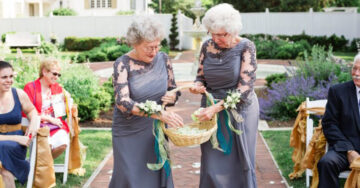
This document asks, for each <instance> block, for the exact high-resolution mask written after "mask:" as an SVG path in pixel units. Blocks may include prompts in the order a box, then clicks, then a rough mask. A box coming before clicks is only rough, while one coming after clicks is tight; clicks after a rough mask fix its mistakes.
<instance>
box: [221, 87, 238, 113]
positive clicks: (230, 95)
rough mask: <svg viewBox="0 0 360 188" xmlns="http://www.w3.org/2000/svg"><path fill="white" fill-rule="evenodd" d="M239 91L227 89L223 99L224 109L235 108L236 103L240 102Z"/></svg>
mask: <svg viewBox="0 0 360 188" xmlns="http://www.w3.org/2000/svg"><path fill="white" fill-rule="evenodd" d="M240 99H241V93H240V91H238V90H233V91H228V92H227V96H226V98H225V99H224V104H223V105H224V108H225V109H236V104H237V103H239V102H240Z"/></svg>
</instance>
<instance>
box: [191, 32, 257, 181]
mask: <svg viewBox="0 0 360 188" xmlns="http://www.w3.org/2000/svg"><path fill="white" fill-rule="evenodd" d="M256 67H257V65H256V57H255V46H254V44H253V43H252V42H251V41H250V40H248V39H245V38H242V39H241V41H240V42H239V43H238V44H237V45H236V46H235V47H233V48H229V49H221V48H219V47H218V46H217V45H216V43H215V42H214V41H213V40H212V39H209V40H208V41H206V42H205V43H204V44H203V46H202V49H201V53H200V65H199V70H198V75H197V78H196V81H200V82H202V83H203V84H204V86H205V87H206V89H207V91H208V92H210V93H211V94H212V95H213V96H214V98H215V99H224V98H225V97H226V95H227V94H226V92H227V91H229V90H234V89H239V90H240V91H241V92H242V93H243V97H244V101H242V102H240V104H238V105H237V112H238V113H239V114H241V115H242V117H243V118H244V121H243V122H240V123H238V122H236V121H235V120H234V118H233V115H232V114H231V113H230V117H231V122H232V125H233V126H234V127H235V128H236V129H240V130H241V131H242V132H243V133H242V134H240V135H237V134H235V133H234V132H232V131H229V129H227V128H226V126H225V123H224V114H223V113H222V112H220V113H219V116H218V117H219V119H220V120H221V124H220V125H218V126H219V128H220V130H221V132H222V134H223V135H224V138H225V140H226V141H228V143H230V145H231V152H230V154H225V153H223V152H221V151H219V150H216V149H213V148H212V145H211V143H210V141H208V142H206V143H204V144H202V145H201V171H200V187H201V188H213V187H216V188H256V187H257V184H256V176H255V146H256V137H257V128H258V118H259V104H258V100H257V96H256V94H255V92H254V90H253V84H254V82H255V79H256V76H255V71H256ZM204 105H205V98H204V97H203V100H202V106H204ZM220 130H218V131H220ZM229 133H230V134H229ZM218 134H219V133H218ZM217 137H218V138H219V136H217ZM229 138H230V140H229Z"/></svg>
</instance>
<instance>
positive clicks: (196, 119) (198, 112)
mask: <svg viewBox="0 0 360 188" xmlns="http://www.w3.org/2000/svg"><path fill="white" fill-rule="evenodd" d="M202 109H204V108H199V109H197V110H196V111H194V113H192V114H191V119H192V120H193V121H194V122H199V119H198V118H197V117H196V115H199V114H200V112H201V110H202Z"/></svg>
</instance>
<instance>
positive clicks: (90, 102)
mask: <svg viewBox="0 0 360 188" xmlns="http://www.w3.org/2000/svg"><path fill="white" fill-rule="evenodd" d="M3 36H4V35H3ZM243 37H247V38H249V39H250V40H252V41H254V42H255V44H256V47H257V57H258V59H281V60H289V62H291V67H295V68H289V69H288V73H283V74H274V75H270V76H268V77H267V78H266V82H267V83H266V87H263V88H261V89H257V91H256V92H257V93H258V95H259V103H260V114H261V119H263V120H267V122H268V124H269V125H270V127H278V126H292V122H293V120H294V118H295V117H296V115H297V112H296V109H297V107H298V106H299V105H300V104H301V102H303V101H304V100H305V98H306V97H309V98H310V99H311V100H316V99H326V97H327V90H328V88H329V87H330V86H332V85H334V84H337V83H342V82H345V81H348V80H351V75H350V68H351V67H350V66H349V63H350V62H351V61H352V60H353V57H354V56H355V54H356V53H357V51H358V49H359V45H360V44H359V43H357V42H358V41H360V39H354V40H352V41H348V40H347V39H345V38H344V37H343V36H340V37H339V36H336V35H332V36H330V37H326V36H309V35H306V34H305V33H302V34H300V35H292V36H285V35H279V36H271V35H265V34H257V35H243ZM2 38H4V37H2ZM42 38H43V37H42ZM170 42H171V41H170ZM170 46H171V48H170ZM130 50H131V48H130V47H129V46H128V45H127V44H126V43H125V39H124V38H123V37H106V38H96V37H86V38H78V37H66V38H65V39H64V41H63V42H61V43H59V41H57V40H56V37H54V38H53V40H52V41H51V42H47V41H45V40H44V39H42V43H41V46H40V47H37V48H28V49H10V48H7V47H5V46H4V45H0V59H5V60H7V61H10V62H11V63H12V65H13V66H14V69H15V72H16V73H17V76H16V78H15V84H14V86H15V87H18V88H23V86H24V85H25V84H26V83H27V82H29V81H32V80H35V79H36V78H37V77H38V65H39V63H40V60H41V59H43V58H47V57H51V58H56V59H58V60H59V61H60V62H61V67H62V71H61V73H62V77H61V79H59V82H60V83H61V84H62V85H63V86H64V88H65V89H66V90H67V91H68V92H69V93H71V94H72V98H73V99H74V101H75V103H76V104H78V109H79V117H80V121H81V124H80V125H81V126H86V127H88V126H93V127H97V126H106V127H110V126H111V119H112V118H111V116H112V114H111V110H112V107H113V102H114V95H113V88H112V83H111V78H109V80H107V81H106V82H104V83H101V82H100V81H99V78H98V77H97V76H95V75H94V73H93V71H92V70H91V69H90V68H89V66H88V65H89V63H93V62H105V63H112V62H113V61H114V60H115V59H116V58H117V57H119V56H121V55H123V54H125V53H127V52H129V51H130ZM161 51H164V52H166V53H170V54H172V53H177V52H178V51H176V50H175V49H174V46H173V45H169V44H168V42H167V41H166V40H164V41H162V48H161ZM104 121H107V122H106V123H104ZM94 122H95V123H94ZM262 135H263V137H264V138H265V140H266V142H267V143H268V145H269V147H270V149H271V152H272V153H273V155H274V157H275V159H276V161H277V164H278V165H279V166H280V169H281V171H282V173H283V176H284V177H285V178H287V177H288V176H287V175H288V174H289V173H290V172H291V170H292V169H291V167H292V162H291V152H292V149H291V148H290V147H289V145H288V143H289V135H290V132H289V131H264V132H262ZM95 138H96V139H95ZM80 140H81V141H82V142H83V143H84V145H86V146H91V147H88V150H87V160H86V161H85V164H84V168H85V169H86V174H85V176H83V177H78V176H74V175H70V176H69V180H68V183H67V184H66V187H67V186H71V187H72V186H75V185H76V186H78V185H83V184H84V183H85V181H86V180H87V179H88V178H89V177H90V175H91V173H92V172H93V170H94V169H95V168H96V167H97V165H98V164H99V163H100V162H101V160H102V159H103V158H104V157H105V156H106V154H107V153H108V152H109V151H110V149H111V132H110V131H89V130H84V131H82V132H81V134H80ZM57 160H62V159H61V158H60V159H57ZM61 178H62V175H61V174H60V175H59V174H57V185H60V187H61V186H62V184H61V182H60V179H61ZM287 181H288V183H289V184H290V185H291V186H294V187H304V185H305V180H304V178H301V179H298V180H289V179H287Z"/></svg>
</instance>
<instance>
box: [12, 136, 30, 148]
mask: <svg viewBox="0 0 360 188" xmlns="http://www.w3.org/2000/svg"><path fill="white" fill-rule="evenodd" d="M14 141H15V142H17V143H19V144H20V145H23V146H26V147H28V146H29V144H30V141H31V139H30V138H29V137H28V136H15V137H14Z"/></svg>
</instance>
